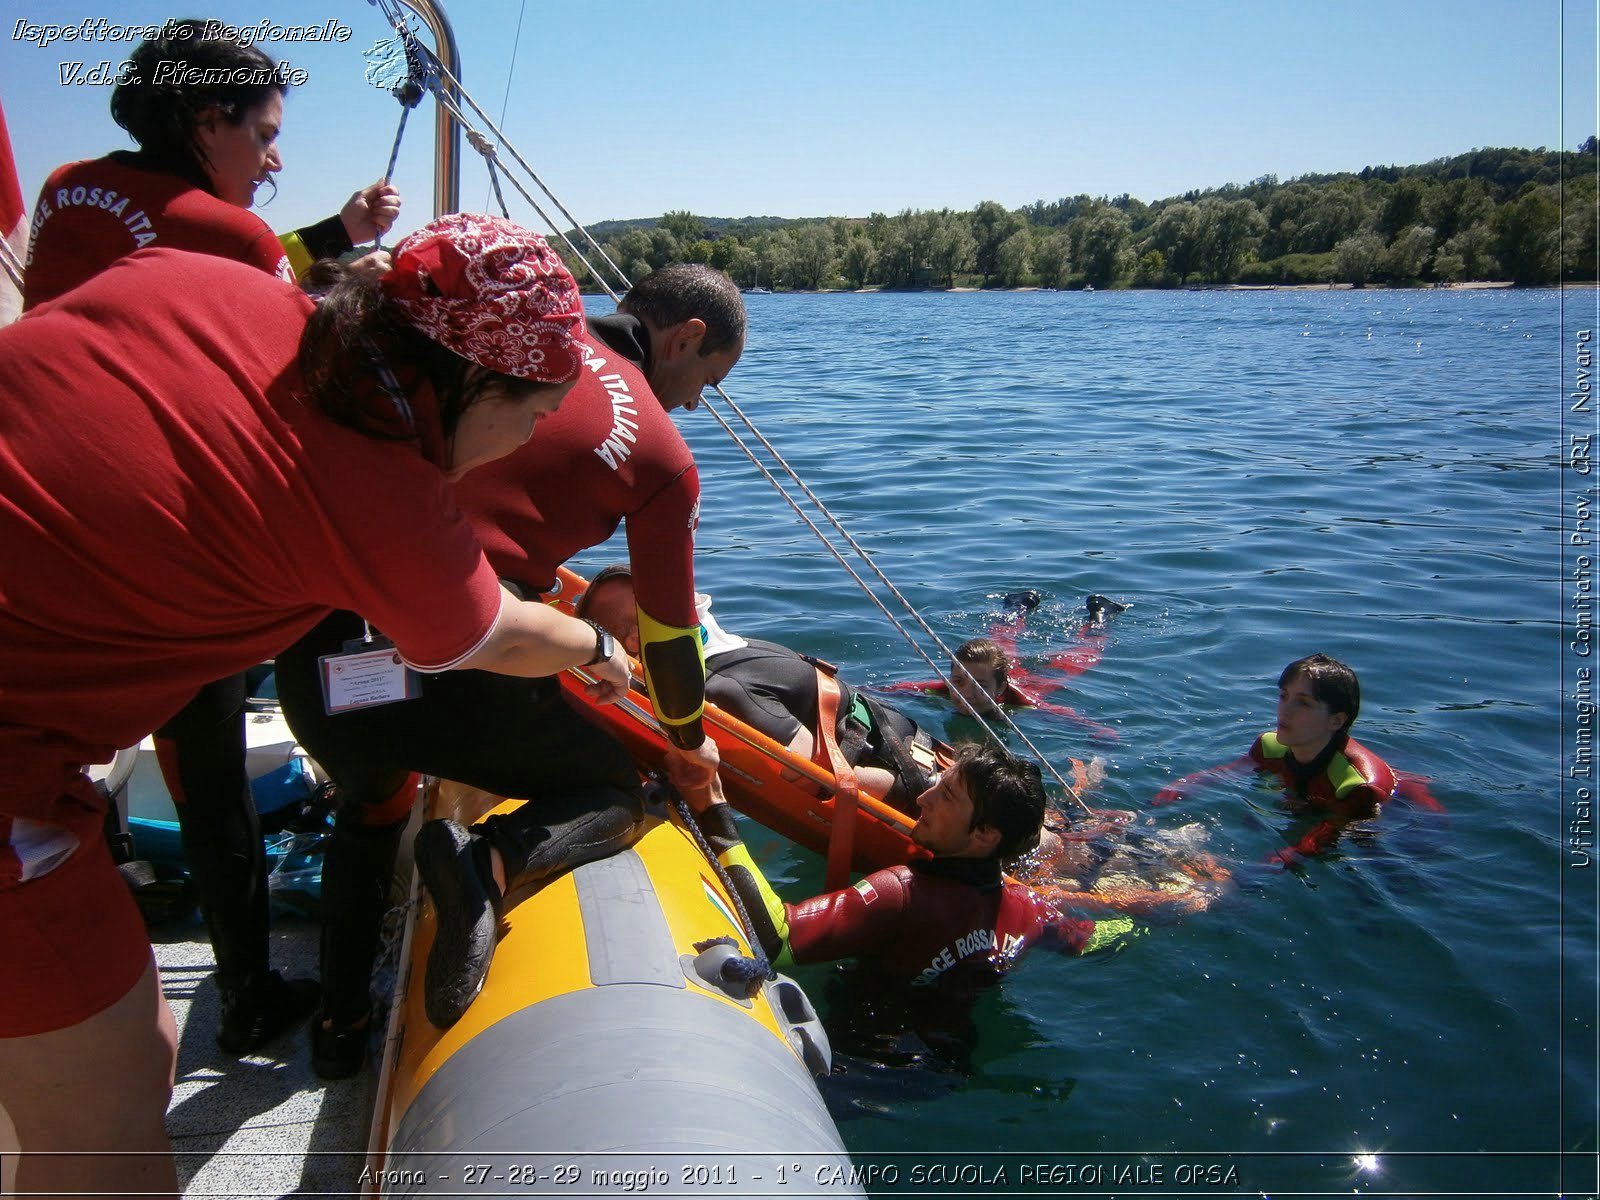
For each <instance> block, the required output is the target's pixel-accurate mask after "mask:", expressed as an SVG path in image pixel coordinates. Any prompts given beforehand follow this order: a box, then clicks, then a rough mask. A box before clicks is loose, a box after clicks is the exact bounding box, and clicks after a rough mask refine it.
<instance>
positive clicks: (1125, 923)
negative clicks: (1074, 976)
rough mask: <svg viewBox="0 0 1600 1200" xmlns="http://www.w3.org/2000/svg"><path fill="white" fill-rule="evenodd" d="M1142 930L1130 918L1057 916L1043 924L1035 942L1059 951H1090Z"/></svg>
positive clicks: (1139, 932) (1072, 952) (1116, 942)
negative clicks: (1038, 937)
mask: <svg viewBox="0 0 1600 1200" xmlns="http://www.w3.org/2000/svg"><path fill="white" fill-rule="evenodd" d="M1143 932H1144V931H1143V930H1142V929H1140V928H1139V926H1137V925H1136V924H1134V921H1133V918H1132V917H1108V918H1107V919H1105V920H1104V921H1090V920H1086V919H1084V918H1082V917H1064V916H1057V917H1056V918H1055V919H1054V920H1052V921H1050V922H1048V923H1047V924H1046V925H1045V926H1044V929H1043V931H1042V934H1041V937H1040V939H1039V944H1040V945H1041V946H1044V947H1045V948H1047V949H1050V950H1057V951H1059V952H1061V953H1062V954H1093V953H1094V952H1095V951H1096V950H1104V949H1106V948H1107V947H1109V946H1114V945H1118V944H1120V943H1121V942H1123V941H1125V940H1126V939H1128V938H1130V937H1137V936H1138V935H1139V934H1141V933H1143Z"/></svg>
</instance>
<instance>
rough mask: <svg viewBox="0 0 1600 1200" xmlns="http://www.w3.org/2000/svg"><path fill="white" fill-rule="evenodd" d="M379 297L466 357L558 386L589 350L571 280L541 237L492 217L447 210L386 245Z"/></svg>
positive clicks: (493, 368) (490, 367)
mask: <svg viewBox="0 0 1600 1200" xmlns="http://www.w3.org/2000/svg"><path fill="white" fill-rule="evenodd" d="M382 285H383V291H384V294H385V295H386V296H387V297H388V298H389V299H390V300H392V301H393V302H394V303H395V305H396V306H397V307H398V308H399V309H400V310H401V311H402V312H404V313H405V314H406V317H407V319H408V320H409V321H410V322H411V324H412V325H414V326H415V327H416V328H417V330H418V331H419V332H421V333H423V334H426V335H427V336H428V337H430V338H432V339H433V340H434V341H436V342H438V343H439V344H440V345H442V346H444V347H445V348H446V349H448V350H453V351H455V353H457V354H459V355H460V356H461V357H462V358H465V359H467V360H468V361H469V362H474V363H477V364H478V365H479V366H480V367H484V368H486V369H488V370H490V371H499V372H501V373H503V374H506V375H514V376H516V377H517V378H519V379H531V380H535V381H537V382H540V383H565V382H566V381H567V380H569V379H572V378H573V377H575V376H576V375H577V373H578V368H579V367H581V366H582V365H583V360H584V358H585V357H586V356H587V355H588V352H589V348H588V347H587V346H586V345H584V343H583V341H582V340H581V335H582V333H583V300H582V298H581V297H580V296H579V295H578V285H577V283H576V281H574V280H573V278H572V273H571V272H569V271H568V270H567V268H566V265H565V264H564V263H563V262H562V261H561V258H560V256H559V255H557V254H556V252H555V251H554V250H552V249H550V246H549V244H548V243H546V242H545V240H544V238H542V237H540V236H539V235H538V234H536V233H532V232H530V231H529V230H526V229H524V228H522V226H520V225H516V224H513V223H512V222H510V221H506V220H503V219H501V218H500V217H492V216H487V215H485V214H483V213H451V214H450V215H449V216H445V217H440V218H439V219H438V220H437V221H433V222H430V223H429V224H427V225H424V226H423V227H422V228H421V229H419V230H417V232H415V233H413V234H412V235H411V236H410V237H408V238H406V239H405V240H404V241H403V242H401V243H400V244H399V245H398V246H396V247H395V248H394V265H393V266H392V267H391V268H390V270H389V272H388V274H386V275H384V277H383V279H382Z"/></svg>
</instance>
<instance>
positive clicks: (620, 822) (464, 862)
mask: <svg viewBox="0 0 1600 1200" xmlns="http://www.w3.org/2000/svg"><path fill="white" fill-rule="evenodd" d="M643 832H644V800H643V797H642V796H641V795H640V793H639V792H638V791H637V790H631V789H626V788H620V787H613V786H608V785H599V786H595V787H588V788H575V789H571V790H568V791H563V792H558V793H555V794H553V795H547V796H541V797H540V798H538V799H537V800H530V801H528V802H527V803H525V804H523V805H522V806H521V807H520V808H517V809H516V810H514V811H512V812H510V813H505V814H500V815H496V816H492V817H489V818H488V819H487V820H485V821H483V822H482V824H480V825H477V826H474V827H473V829H472V830H470V831H469V830H467V829H465V828H463V827H462V826H461V825H460V824H458V823H457V822H455V821H450V820H438V821H429V822H428V823H427V824H426V825H424V826H423V827H422V829H421V830H420V831H418V833H417V841H416V855H417V870H418V872H419V874H420V875H421V876H422V882H423V884H424V886H425V887H426V888H427V890H428V895H429V897H430V898H431V899H432V901H433V905H434V911H435V914H436V916H437V924H436V932H435V935H434V943H433V949H432V950H431V951H430V952H429V954H428V969H427V977H426V985H425V992H424V997H425V1000H426V1007H427V1012H428V1019H429V1020H430V1021H432V1022H433V1023H434V1024H435V1025H437V1026H439V1027H440V1028H441V1029H447V1028H449V1027H450V1026H451V1025H453V1024H455V1022H456V1021H457V1020H458V1019H459V1018H460V1017H461V1014H462V1013H464V1012H466V1011H467V1008H468V1006H469V1005H471V1003H472V1001H473V1000H474V999H475V998H476V997H477V995H478V992H479V991H481V990H482V988H483V980H484V977H485V976H486V975H487V974H488V972H489V963H490V960H491V959H493V957H494V943H495V930H496V926H497V925H498V923H499V919H500V911H501V906H502V902H503V896H502V893H501V892H500V890H499V889H498V888H497V887H496V886H495V883H494V877H493V874H492V872H491V869H490V866H489V855H488V853H487V848H488V847H491V846H492V847H493V848H494V849H495V850H496V851H497V852H498V853H499V854H500V859H501V863H502V865H503V867H504V868H505V879H506V891H507V892H512V891H515V890H517V889H518V888H520V887H523V886H525V885H528V884H533V883H538V882H541V881H543V880H545V879H548V878H550V877H551V876H552V875H555V874H557V873H558V872H560V871H565V870H570V869H571V868H573V867H576V866H580V865H581V864H583V863H586V862H592V861H594V860H595V859H597V858H604V857H605V856H606V855H608V854H614V853H615V852H616V851H618V850H622V849H625V848H626V847H628V846H631V845H632V844H633V843H634V842H636V841H637V840H638V839H639V837H640V835H641V834H642V833H643Z"/></svg>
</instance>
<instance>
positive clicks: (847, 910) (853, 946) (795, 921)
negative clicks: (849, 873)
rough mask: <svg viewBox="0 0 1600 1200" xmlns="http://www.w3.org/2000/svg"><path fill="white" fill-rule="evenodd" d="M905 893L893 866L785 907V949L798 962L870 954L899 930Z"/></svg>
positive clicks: (891, 941) (881, 949)
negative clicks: (852, 884) (847, 885)
mask: <svg viewBox="0 0 1600 1200" xmlns="http://www.w3.org/2000/svg"><path fill="white" fill-rule="evenodd" d="M908 901H909V896H908V894H907V892H906V886H905V882H904V880H903V879H902V878H901V876H900V874H899V873H898V872H896V871H895V870H894V869H893V868H891V869H889V870H884V871H874V872H873V873H872V874H871V875H868V876H867V877H866V878H864V879H862V880H861V881H860V882H858V883H857V884H856V885H855V886H854V887H847V888H844V889H842V890H840V891H837V892H829V893H828V894H827V895H824V896H813V897H812V898H811V899H809V900H806V901H802V902H801V903H799V904H791V905H789V906H788V908H787V913H788V918H789V937H788V941H789V955H790V957H791V958H792V959H793V961H795V962H797V963H812V962H830V961H832V960H833V959H836V958H874V957H878V956H881V955H882V954H884V953H885V952H886V951H887V950H888V948H889V947H890V946H891V945H893V944H894V942H895V940H896V939H897V938H898V937H899V936H900V934H901V930H902V927H903V926H904V917H905V913H906V908H907V904H908Z"/></svg>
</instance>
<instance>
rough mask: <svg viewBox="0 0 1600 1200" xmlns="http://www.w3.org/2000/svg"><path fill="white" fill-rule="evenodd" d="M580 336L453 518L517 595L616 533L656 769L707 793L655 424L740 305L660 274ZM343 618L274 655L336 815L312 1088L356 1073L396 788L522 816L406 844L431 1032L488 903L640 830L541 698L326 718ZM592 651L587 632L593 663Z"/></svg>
mask: <svg viewBox="0 0 1600 1200" xmlns="http://www.w3.org/2000/svg"><path fill="white" fill-rule="evenodd" d="M588 328H589V333H590V338H589V339H588V340H589V342H590V345H591V353H590V355H589V357H588V358H587V359H586V361H585V363H584V366H583V368H581V369H580V371H579V379H578V382H577V384H576V385H575V386H574V388H573V390H572V392H571V393H570V394H569V395H568V396H567V398H566V400H565V401H564V402H563V403H562V405H561V407H560V409H559V410H558V411H557V412H555V413H553V414H550V415H549V416H546V417H543V418H542V419H541V420H540V422H539V427H538V430H537V432H536V434H535V436H534V437H533V438H532V439H530V440H529V442H527V443H526V444H525V445H524V446H523V447H522V448H521V449H520V450H519V451H517V452H516V453H515V454H513V455H511V456H508V457H509V458H510V459H513V460H514V461H507V462H506V463H504V464H503V469H501V470H497V471H495V472H493V473H486V471H487V468H486V467H480V468H478V469H477V470H475V471H473V472H469V473H468V474H467V475H465V476H463V477H462V479H461V480H459V481H458V482H457V483H456V485H455V487H456V494H457V499H458V501H459V502H460V504H461V507H462V509H463V511H465V512H466V514H467V516H468V517H469V518H470V519H471V521H472V524H473V528H474V531H475V532H476V533H477V536H478V540H479V543H480V544H481V545H482V547H483V550H484V553H485V555H486V556H487V557H488V559H489V561H490V563H491V564H492V565H493V566H494V569H495V571H496V573H497V574H499V575H500V576H501V577H502V578H503V579H504V580H506V581H507V582H508V583H509V584H511V585H512V586H513V587H514V588H515V589H516V590H519V591H521V592H522V593H523V594H524V595H526V596H532V595H536V594H540V593H549V592H552V591H554V590H555V588H556V586H557V580H556V568H557V567H558V566H560V565H561V564H562V563H563V562H565V561H566V560H567V559H568V558H570V557H571V556H572V555H574V554H576V553H577V552H579V551H580V550H583V549H586V548H588V547H590V546H594V545H598V544H599V543H601V542H603V541H605V540H606V539H607V538H609V537H610V536H611V534H612V533H613V532H614V531H615V530H616V528H617V526H618V524H620V523H622V522H623V521H626V523H627V532H628V543H629V547H630V552H631V554H632V556H633V559H634V564H635V569H636V570H637V572H638V582H639V613H638V618H639V622H640V625H641V627H642V628H643V629H644V630H645V633H644V639H643V640H644V647H643V654H642V658H643V661H644V664H645V671H646V679H647V682H648V684H649V687H650V691H651V696H652V698H653V699H654V701H655V706H656V711H657V713H658V715H659V716H660V718H661V721H662V725H663V727H664V728H665V729H666V731H667V735H668V738H669V740H670V742H671V755H670V757H671V758H672V760H673V761H675V762H676V763H678V765H679V768H680V769H681V770H684V771H686V772H687V773H688V775H689V776H690V777H692V778H694V779H695V780H696V781H698V782H702V783H703V782H704V781H705V780H706V779H707V778H709V777H710V776H711V775H712V773H713V772H714V771H715V769H716V766H717V763H718V757H717V750H716V744H715V743H714V742H713V741H711V740H710V739H709V738H706V736H705V733H704V731H703V729H702V728H701V721H700V714H701V711H702V709H703V706H704V688H705V676H704V666H703V659H702V656H701V650H700V641H699V637H698V622H697V621H696V619H695V607H694V563H693V551H694V530H695V524H696V520H697V517H698V514H699V500H700V484H699V476H698V474H697V472H696V470H695V463H694V457H693V455H692V454H691V453H690V451H689V448H688V446H687V445H686V444H685V443H684V440H683V437H682V435H681V434H679V432H678V430H677V428H676V427H675V426H674V425H673V423H672V421H671V419H670V417H669V416H668V413H669V411H670V410H671V409H674V408H689V409H692V408H693V407H694V406H695V404H696V403H697V402H698V398H699V395H700V391H701V389H703V388H705V387H709V386H713V385H715V384H717V383H719V382H720V381H721V380H722V378H723V376H725V375H726V374H727V373H728V371H729V370H731V369H732V367H733V365H734V363H735V362H737V361H738V359H739V356H740V354H741V353H742V352H743V349H744V332H745V320H744V306H743V301H742V300H741V298H740V296H739V290H738V288H737V287H736V286H735V285H734V284H733V282H732V281H731V280H729V279H728V278H727V276H725V275H723V274H722V273H721V272H719V271H715V270H713V269H711V268H709V267H704V266H693V265H684V266H674V267H668V268H665V269H663V270H661V271H657V272H654V273H653V274H651V275H649V276H646V277H645V278H644V279H641V280H640V281H639V282H638V283H637V284H636V285H634V287H633V288H632V289H631V290H630V291H629V292H628V294H627V295H626V296H625V297H624V298H623V300H622V302H621V304H620V305H619V307H618V312H617V314H616V315H615V316H610V317H600V318H592V319H590V321H589V323H588ZM350 620H351V619H350V618H348V617H347V619H346V620H345V621H344V622H343V623H340V622H338V621H330V622H324V624H323V626H321V627H319V628H318V629H317V630H315V631H313V633H312V634H311V635H308V636H307V637H306V638H304V639H302V640H301V641H300V642H299V643H298V644H297V645H296V646H295V647H293V648H292V649H291V650H290V651H289V652H287V653H286V654H283V655H280V656H279V657H278V677H279V694H280V696H281V697H282V700H283V705H284V711H285V713H286V715H287V716H288V717H289V720H290V724H291V726H292V727H293V728H294V731H295V734H296V736H297V737H298V738H299V739H300V741H301V743H302V744H303V745H304V746H305V748H306V749H307V750H308V751H309V752H310V753H311V755H312V757H313V758H315V759H316V760H317V761H318V762H319V763H321V764H322V766H323V767H324V768H325V769H326V770H327V771H328V773H329V774H330V775H331V776H332V777H333V779H334V781H335V782H336V783H337V784H338V785H339V789H340V797H341V806H340V809H339V814H338V818H337V821H336V826H335V830H334V834H333V836H332V837H331V838H330V839H329V848H328V851H327V856H326V859H325V861H324V867H323V895H324V910H325V918H324V920H325V924H324V935H323V954H322V979H323V1013H322V1017H323V1019H322V1020H321V1021H320V1022H319V1023H318V1024H317V1026H316V1027H314V1029H313V1064H314V1065H315V1066H316V1068H317V1070H318V1072H319V1073H320V1074H322V1075H323V1076H324V1077H326V1078H338V1077H340V1076H343V1075H349V1074H353V1073H354V1072H355V1071H356V1070H358V1069H359V1068H360V1066H361V1062H362V1057H363V1053H364V1047H365V1042H366V1036H367V1035H366V1028H365V1027H366V1022H367V1015H368V1010H369V1003H370V1002H369V999H368V989H369V987H370V978H371V972H372V962H373V958H374V955H375V953H376V949H377V942H378V933H379V929H380V925H381V921H382V917H383V913H384V911H385V909H386V908H387V898H386V892H387V881H388V878H389V875H390V872H391V871H392V868H393V862H394V857H395V851H396V848H397V846H398V843H399V837H400V834H401V831H402V830H403V828H404V826H405V823H406V818H407V816H408V815H409V812H410V809H411V804H412V799H413V796H414V790H415V789H414V786H413V784H412V782H411V775H410V772H413V771H420V772H425V773H427V774H430V775H436V776H440V777H442V778H446V779H453V780H457V781H459V782H462V783H466V784H468V785H471V786H474V787H479V788H482V789H484V790H487V791H492V792H496V793H498V794H501V795H506V796H512V797H517V798H522V799H526V800H529V801H530V802H529V803H527V804H525V805H523V806H522V807H521V808H519V809H517V810H516V811H514V812H511V813H508V814H505V815H501V816H496V817H491V818H489V819H488V820H486V821H484V822H482V823H481V824H479V825H476V826H474V827H473V828H472V829H470V830H468V829H464V828H463V827H461V826H460V825H458V824H456V823H455V822H453V821H431V822H428V823H427V824H425V825H424V826H423V827H422V829H421V830H420V831H419V833H418V836H417V843H416V856H417V864H418V868H419V870H420V872H421V874H422V878H423V883H424V885H425V886H426V887H427V889H428V891H429V893H430V895H431V896H432V898H433V900H434V904H435V907H436V910H437V912H438V915H439V926H438V928H439V933H438V936H437V937H436V939H435V942H434V949H433V952H432V954H431V955H430V957H429V964H428V982H427V987H426V989H425V992H426V997H427V1002H428V1004H427V1007H428V1015H429V1018H430V1019H431V1020H433V1021H434V1023H435V1024H437V1025H440V1026H448V1025H449V1024H451V1023H453V1022H454V1021H455V1020H456V1019H457V1018H458V1017H459V1016H460V1015H461V1013H462V1012H464V1011H465V1010H466V1008H467V1006H468V1005H470V1004H471V1002H472V1000H473V998H474V997H475V996H476V995H477V993H478V991H479V990H480V988H481V987H482V984H483V979H484V977H485V975H486V974H487V972H488V968H489V963H490V960H491V959H492V957H493V954H494V940H495V939H494V929H495V925H496V922H497V919H498V915H499V908H500V905H501V903H502V899H503V897H504V895H505V893H506V891H507V890H508V889H509V888H513V887H516V886H517V885H519V884H522V883H526V882H531V881H536V880H539V879H543V878H547V877H549V876H550V875H553V874H555V873H557V872H559V871H562V870H565V869H567V868H569V867H572V866H575V865H577V864H579V863H581V862H586V861H589V860H591V859H594V858H598V857H602V856H603V855H605V854H609V853H612V852H614V851H615V850H618V849H620V848H622V847H624V846H626V845H629V844H630V843H631V842H632V841H633V840H635V839H636V838H637V837H638V834H639V832H640V829H641V826H640V822H641V821H642V819H643V799H642V795H641V793H640V790H639V787H638V773H637V770H636V768H635V767H634V764H633V762H632V760H631V759H630V758H629V757H628V755H627V752H626V751H625V750H624V749H623V747H622V745H621V743H619V742H617V741H616V739H614V738H612V737H611V736H610V735H609V734H607V733H605V732H604V731H602V730H601V729H599V728H598V727H597V726H595V725H593V724H591V723H590V722H588V721H587V720H585V719H584V718H583V717H582V716H580V715H578V714H577V713H575V712H573V711H572V710H571V708H570V707H569V706H568V705H567V704H566V703H565V702H564V700H563V699H562V696H561V688H560V684H559V681H558V680H556V679H554V678H551V679H544V680H533V681H522V680H517V681H508V680H504V679H502V678H501V677H498V676H489V675H485V674H483V673H480V672H455V673H453V677H452V678H449V679H446V678H445V677H444V676H430V677H428V678H426V679H425V680H423V682H422V688H421V695H420V696H419V697H416V698H414V699H409V700H405V701H401V702H398V703H393V704H387V705H383V706H381V707H372V708H365V709H361V710H358V711H354V712H345V713H340V714H337V715H331V716H330V715H329V714H328V713H327V712H326V710H325V707H324V703H323V696H322V687H321V683H320V679H319V669H318V665H317V664H318V659H319V657H320V656H321V655H324V654H328V653H336V652H338V651H339V649H340V648H341V647H342V645H343V644H344V642H345V641H346V640H348V639H351V638H353V637H359V636H360V635H361V632H362V629H361V623H360V621H359V619H353V620H354V624H353V627H352V625H351V624H350ZM608 640H609V636H608V635H604V634H603V633H602V631H600V630H599V629H598V628H597V629H596V653H597V654H598V653H599V652H600V650H601V648H602V647H603V645H604V644H605V642H606V641H608Z"/></svg>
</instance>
